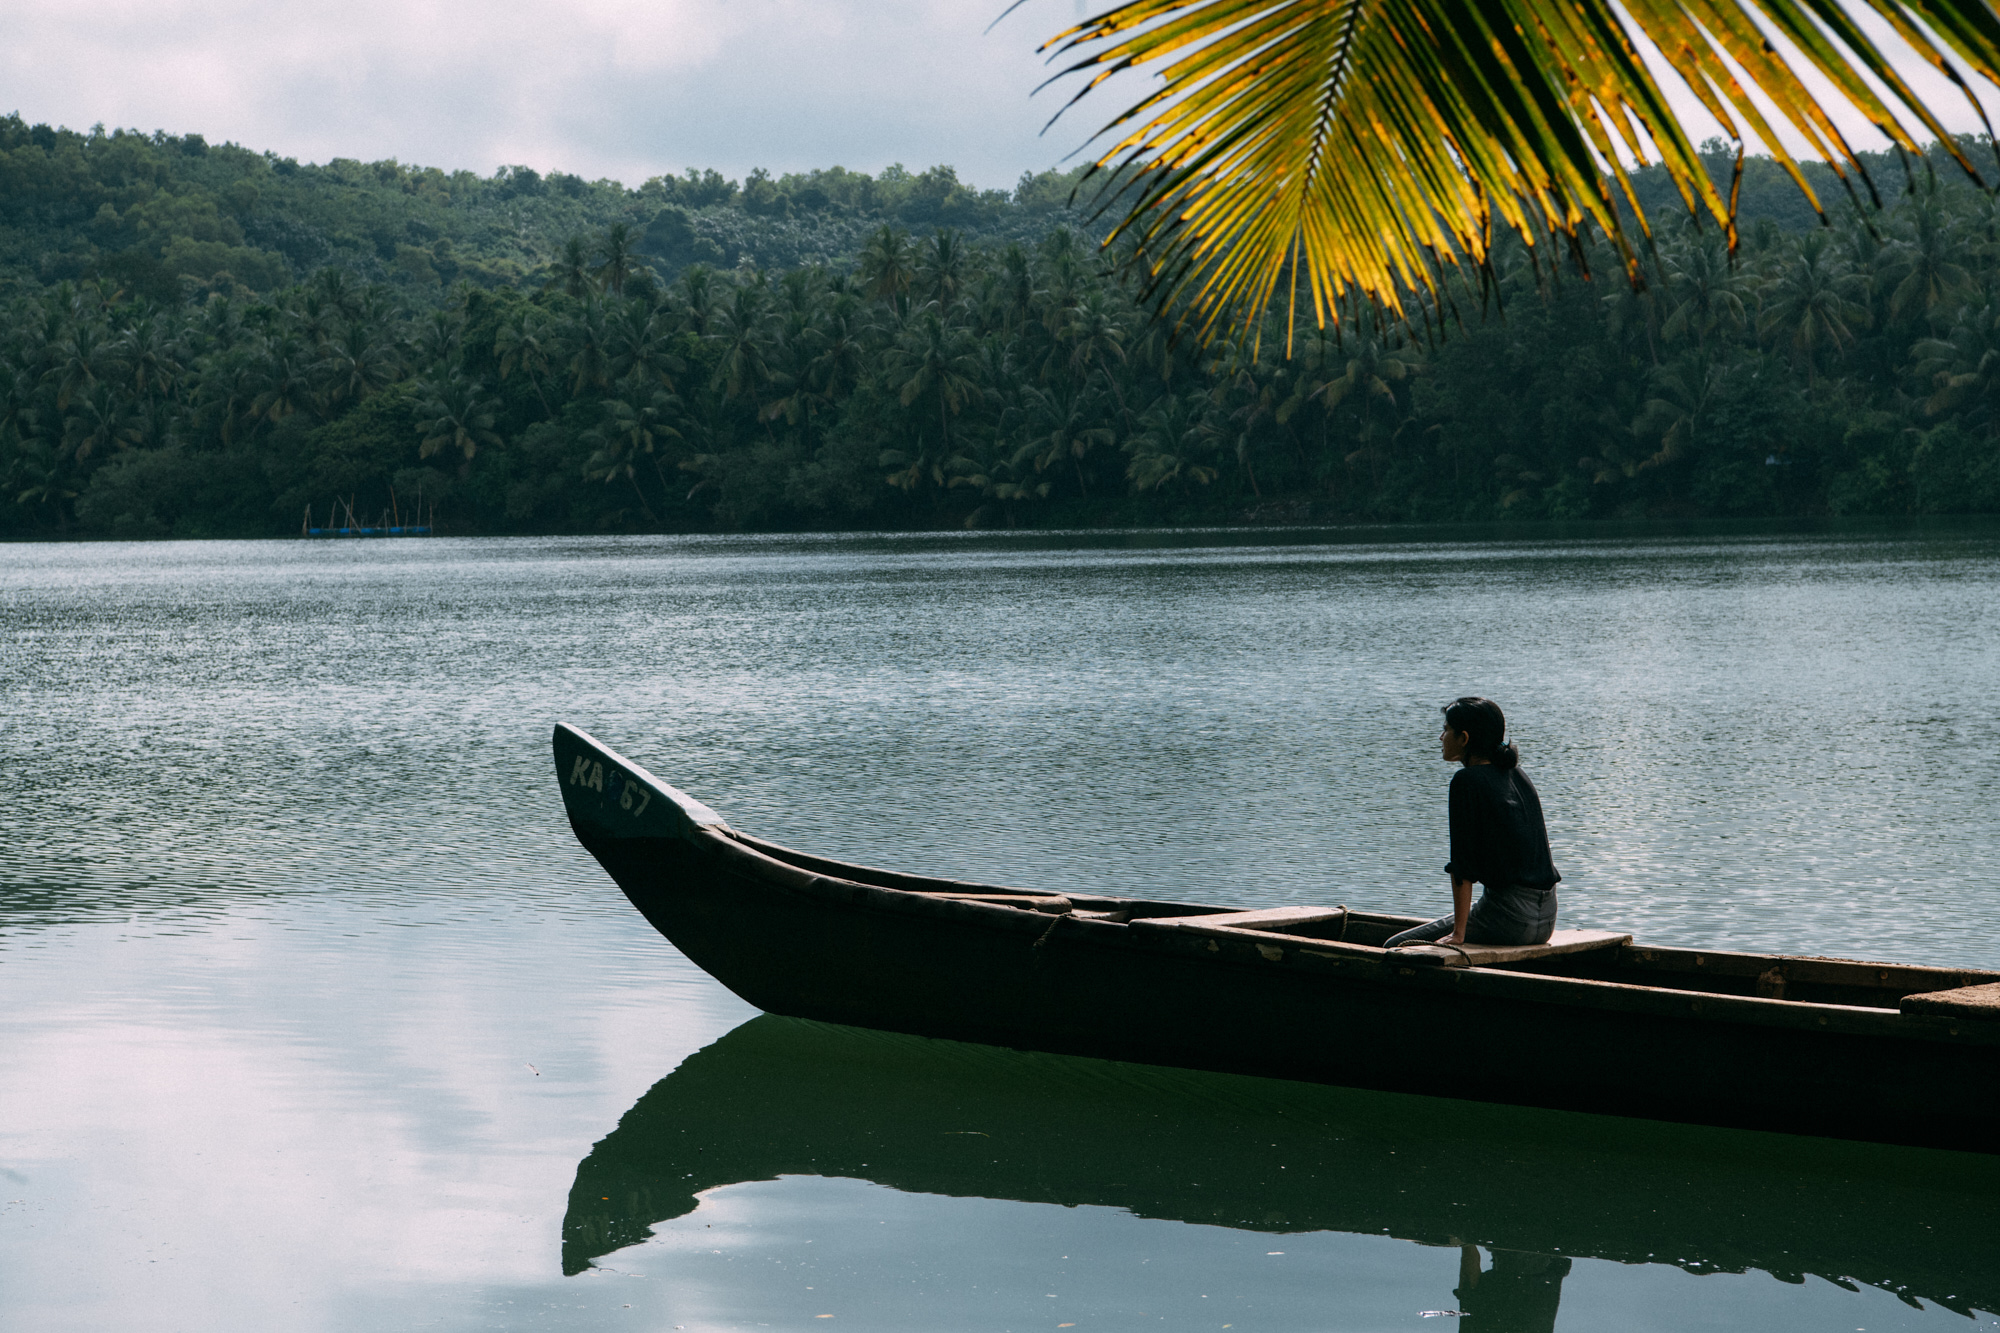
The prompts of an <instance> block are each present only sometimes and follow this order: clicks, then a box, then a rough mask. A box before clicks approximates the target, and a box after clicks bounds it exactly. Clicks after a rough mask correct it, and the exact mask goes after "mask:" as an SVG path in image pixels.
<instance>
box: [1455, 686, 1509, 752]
mask: <svg viewBox="0 0 2000 1333" xmlns="http://www.w3.org/2000/svg"><path fill="white" fill-rule="evenodd" d="M1444 724H1445V725H1446V726H1447V727H1450V728H1451V729H1452V730H1453V731H1462V732H1464V733H1465V738H1466V739H1465V752H1466V754H1468V755H1470V756H1471V757H1472V758H1474V759H1484V760H1485V761H1486V762H1487V763H1489V764H1491V765H1493V766H1494V767H1495V768H1512V767H1514V765H1516V764H1518V763H1520V762H1521V752H1520V750H1519V749H1517V748H1516V747H1514V746H1512V745H1508V744H1505V741H1506V739H1507V715H1506V714H1505V713H1503V712H1501V711H1500V705H1499V704H1496V703H1494V702H1493V701H1492V700H1491V699H1482V698H1480V697H1479V696H1477V695H1467V696H1466V697H1465V698H1463V699H1454V700H1452V701H1451V702H1450V703H1448V704H1446V705H1445V706H1444Z"/></svg>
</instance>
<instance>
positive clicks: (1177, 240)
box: [1044, 0, 2000, 336]
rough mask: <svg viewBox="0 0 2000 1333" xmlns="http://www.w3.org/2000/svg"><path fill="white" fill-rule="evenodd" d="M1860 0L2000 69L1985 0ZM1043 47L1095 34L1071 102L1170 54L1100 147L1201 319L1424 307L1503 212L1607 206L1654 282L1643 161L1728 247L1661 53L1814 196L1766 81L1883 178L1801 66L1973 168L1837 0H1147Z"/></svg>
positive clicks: (1936, 58) (1857, 105) (1564, 214)
mask: <svg viewBox="0 0 2000 1333" xmlns="http://www.w3.org/2000/svg"><path fill="white" fill-rule="evenodd" d="M1855 3H1856V4H1857V5H1860V4H1865V5H1866V7H1867V9H1868V10H1869V11H1871V12H1873V13H1874V14H1876V15H1878V16H1879V17H1880V18H1881V19H1883V20H1884V21H1886V22H1887V23H1888V24H1889V26H1890V27H1891V28H1892V29H1893V30H1894V31H1895V32H1896V33H1897V35H1898V36H1899V37H1901V38H1902V39H1903V40H1904V41H1905V42H1907V43H1909V45H1910V46H1911V47H1912V48H1913V49H1914V50H1915V51H1916V52H1917V53H1918V54H1919V55H1920V56H1921V57H1922V58H1923V59H1925V60H1926V61H1928V62H1930V63H1931V64H1932V65H1934V66H1935V67H1936V68H1938V69H1939V70H1941V71H1943V72H1944V73H1945V74H1946V76H1947V77H1949V78H1950V79H1952V80H1953V81H1954V82H1956V83H1958V84H1959V85H1960V86H1961V87H1966V86H1967V85H1966V79H1965V76H1964V74H1963V73H1961V70H1960V65H1961V64H1962V65H1963V66H1964V67H1966V68H1969V69H1970V70H1971V71H1972V72H1974V73H1976V74H1978V75H1979V76H1981V77H1983V78H1985V79H1986V80H1988V81H1989V82H1995V83H2000V20H1996V17H1995V14H1994V11H1993V10H1992V9H1991V8H1989V7H1988V5H1987V3H1986V0H1855ZM1621 14H1622V15H1623V16H1624V21H1622V22H1621ZM1767 28H1768V30H1769V31H1770V32H1771V33H1772V34H1775V35H1776V36H1777V37H1779V38H1781V39H1782V42H1783V44H1785V45H1788V46H1789V48H1790V51H1791V54H1790V56H1789V57H1788V56H1787V55H1786V54H1785V53H1784V52H1783V50H1781V47H1780V46H1779V45H1777V44H1774V43H1773V42H1772V41H1771V40H1769V39H1768V38H1767V36H1766V31H1765V30H1766V29H1767ZM1044 49H1045V50H1048V49H1054V50H1055V51H1056V53H1057V55H1058V56H1059V57H1060V56H1069V57H1074V59H1073V60H1072V62H1071V63H1069V64H1068V65H1067V67H1066V68H1065V70H1064V71H1063V72H1064V73H1067V74H1077V75H1081V76H1083V77H1084V85H1083V87H1082V88H1081V89H1080V90H1079V91H1078V92H1077V93H1076V95H1075V98H1072V104H1074V101H1075V100H1076V99H1079V98H1082V97H1084V96H1085V95H1087V94H1088V93H1089V92H1090V91H1091V90H1092V89H1095V88H1098V87H1100V86H1101V85H1103V84H1104V83H1105V82H1106V81H1107V80H1109V79H1111V78H1113V77H1114V76H1116V75H1118V74H1121V73H1125V72H1127V71H1139V73H1140V76H1141V77H1145V76H1148V75H1153V76H1157V77H1158V79H1159V85H1158V86H1157V88H1155V90H1154V91H1152V92H1151V93H1150V94H1148V95H1147V96H1145V97H1143V98H1141V99H1140V100H1139V101H1138V102H1136V103H1135V104H1134V105H1132V106H1131V107H1129V108H1127V109H1126V110H1125V111H1124V112H1122V113H1121V114H1119V115H1118V116H1116V117H1114V118H1113V119H1112V120H1111V121H1110V122H1109V124H1107V125H1106V126H1105V127H1104V130H1103V131H1102V133H1103V134H1104V135H1106V136H1108V137H1110V138H1111V140H1112V144H1111V147H1110V149H1109V151H1107V152H1106V153H1105V154H1104V155H1103V156H1102V157H1101V158H1099V160H1098V162H1097V164H1096V168H1095V170H1096V171H1098V172H1104V173H1109V175H1108V181H1109V184H1108V185H1107V186H1106V192H1105V196H1104V197H1105V198H1107V199H1112V200H1116V202H1117V206H1118V207H1120V208H1122V209H1124V210H1125V212H1124V217H1123V219H1122V221H1120V222H1119V223H1118V225H1117V227H1116V229H1115V230H1114V233H1113V237H1114V239H1116V238H1118V237H1124V238H1126V239H1128V240H1130V241H1131V242H1133V243H1134V245H1135V253H1136V255H1137V257H1138V259H1139V261H1140V262H1141V263H1142V264H1143V265H1144V266H1145V270H1146V272H1147V274H1148V276H1149V278H1150V280H1151V288H1152V292H1153V294H1154V296H1155V297H1157V298H1159V299H1161V300H1163V301H1164V302H1166V303H1168V304H1170V305H1179V306H1180V307H1182V308H1183V310H1184V312H1185V315H1186V317H1188V318H1191V319H1192V320H1193V321H1194V322H1195V323H1196V324H1197V325H1198V326H1199V328H1200V330H1201V332H1202V334H1203V335H1204V336H1208V335H1210V334H1213V333H1214V332H1215V331H1216V330H1217V329H1218V328H1219V327H1221V326H1223V325H1224V324H1226V323H1228V322H1235V323H1237V324H1239V325H1240V326H1241V327H1243V328H1244V329H1246V330H1252V329H1254V328H1255V327H1256V326H1257V324H1258V322H1259V321H1260V320H1261V318H1262V316H1263V314H1264V312H1265V311H1266V309H1267V308H1269V306H1270V305H1271V303H1272V302H1273V301H1274V300H1275V299H1278V298H1279V297H1280V296H1282V297H1283V299H1284V300H1285V301H1286V302H1287V303H1288V306H1289V313H1290V314H1291V315H1293V316H1294V317H1296V316H1297V315H1298V314H1299V313H1300V312H1299V311H1298V309H1297V303H1298V302H1299V301H1300V300H1301V299H1303V300H1304V301H1305V302H1307V303H1308V304H1309V307H1310V310H1311V313H1312V316H1313V318H1314V319H1315V321H1316V322H1318V323H1320V324H1321V325H1324V324H1325V323H1326V322H1328V321H1331V320H1336V319H1337V318H1338V316H1339V312H1340V311H1341V309H1342V308H1343V306H1344V305H1346V304H1347V303H1349V302H1351V301H1354V300H1357V299H1358V300H1361V301H1364V302H1367V303H1372V304H1374V305H1376V306H1378V307H1381V308H1384V309H1386V310H1387V311H1388V312H1390V313H1392V314H1394V315H1396V316H1398V317H1402V318H1408V317H1409V311H1408V309H1407V303H1408V302H1409V301H1410V300H1411V299H1412V297H1413V296H1414V295H1416V294H1419V293H1428V294H1429V295H1430V296H1436V295H1437V294H1438V293H1439V289H1440V288H1441V287H1442V285H1443V283H1444V281H1445V277H1446V274H1447V273H1448V271H1450V270H1451V269H1453V268H1455V267H1457V266H1460V265H1467V264H1469V265H1472V266H1475V267H1483V266H1484V265H1485V264H1486V262H1487V260H1488V257H1489V255H1490V254H1491V251H1492V246H1493V243H1494V237H1495V232H1496V228H1506V229H1510V230H1512V231H1514V232H1516V233H1518V234H1519V235H1520V236H1521V237H1523V238H1524V239H1525V240H1526V241H1527V242H1528V243H1529V244H1530V246H1533V247H1539V248H1540V249H1547V248H1549V247H1550V246H1552V245H1554V244H1556V243H1557V242H1559V241H1560V242H1563V243H1565V244H1567V245H1568V246H1569V248H1571V249H1572V251H1573V252H1574V253H1576V254H1577V255H1579V256H1581V254H1582V250H1581V247H1580V245H1578V244H1577V242H1578V237H1579V235H1580V233H1582V232H1583V231H1585V230H1586V229H1587V228H1590V227H1595V228H1596V229H1597V230H1598V231H1600V232H1602V233H1603V234H1604V235H1605V236H1606V237H1608V238H1609V239H1610V240H1611V242H1612V243H1613V245H1614V246H1615V247H1616V250H1617V253H1618V254H1619V256H1620V258H1621V260H1622V262H1623V264H1624V265H1625V268H1626V271H1627V276H1628V277H1629V278H1631V279H1632V280H1633V281H1635V282H1636V281H1637V280H1638V276H1639V267H1638V263H1639V261H1638V253H1637V245H1636V244H1635V240H1636V241H1637V242H1640V243H1643V242H1644V240H1646V239H1647V238H1649V236H1650V233H1649V232H1648V231H1647V222H1646V219H1645V217H1644V215H1643V213H1642V212H1640V210H1639V207H1638V202H1637V200H1636V198H1634V196H1633V194H1632V191H1631V185H1630V182H1629V180H1628V179H1627V177H1626V173H1625V170H1624V168H1623V166H1622V165H1621V163H1622V162H1623V161H1627V160H1636V161H1638V162H1641V163H1644V162H1647V161H1649V160H1652V159H1654V158H1657V159H1658V160H1659V161H1660V162H1661V163H1662V164H1663V165H1664V166H1665V168H1666V170H1667V171H1668V173H1669V174H1670V175H1671V177H1672V178H1673V180H1674V182H1675V184H1676V185H1677V186H1678V187H1679V190H1680V192H1681V196H1682V198H1683V200H1684V201H1685V203H1686V204H1687V206H1688V207H1689V208H1690V209H1693V210H1696V211H1697V212H1700V213H1706V214H1707V215H1708V216H1710V217H1712V218H1713V219H1714V220H1715V221H1716V222H1717V223H1719V224H1720V225H1721V226H1722V228H1723V230H1724V233H1725V234H1726V235H1727V236H1728V238H1729V242H1730V245H1731V246H1732V248H1733V246H1734V244H1735V228H1734V205H1735V200H1734V197H1733V195H1734V190H1733V189H1732V190H1731V197H1730V198H1727V199H1725V198H1724V197H1722V195H1721V193H1720V192H1719V191H1718V190H1717V189H1716V187H1715V185H1714V183H1713V182H1712V181H1711V180H1710V178H1709V175H1708V172H1707V170H1706V169H1705V168H1704V167H1703V165H1702V162H1701V159H1700V157H1699V156H1698V154H1697V153H1696V150H1695V148H1694V145H1693V144H1692V143H1691V142H1690V140H1689V136H1688V133H1687V131H1686V129H1685V128H1684V127H1683V125H1682V123H1681V120H1680V117H1679V116H1678V115H1677V114H1676V112H1675V111H1674V109H1673V107H1672V105H1671V104H1670V103H1669V101H1668V98H1667V94H1666V92H1665V90H1664V89H1663V88H1662V87H1661V85H1660V83H1659V81H1658V80H1656V79H1655V78H1654V76H1653V74H1652V72H1651V71H1650V70H1649V69H1648V67H1647V65H1646V63H1645V61H1644V59H1642V50H1649V51H1650V52H1651V54H1653V55H1654V56H1656V57H1657V58H1658V59H1659V60H1660V61H1661V62H1663V63H1664V64H1665V65H1666V66H1667V67H1668V68H1671V69H1672V70H1673V73H1674V76H1675V78H1677V79H1678V80H1679V82H1680V83H1681V84H1683V85H1684V86H1685V88H1686V89H1687V90H1688V91H1689V92H1691V93H1692V94H1693V95H1694V97H1695V98H1696V99H1697V101H1698V102H1699V103H1700V105H1701V106H1702V107H1703V108H1704V109H1706V110H1707V111H1708V113H1709V114H1710V115H1712V116H1714V117H1715V118H1716V119H1717V120H1718V121H1720V122H1721V123H1722V124H1723V125H1725V126H1727V127H1729V128H1730V130H1731V132H1732V133H1733V134H1734V135H1735V136H1736V139H1737V143H1738V145H1739V164H1740V161H1741V158H1740V152H1741V145H1742V143H1743V141H1744V139H1745V138H1746V137H1751V138H1755V139H1756V140H1759V141H1761V142H1762V143H1763V144H1764V145H1766V146H1768V148H1769V150H1770V151H1771V152H1772V153H1773V155H1774V156H1775V157H1776V158H1777V159H1778V161H1779V162H1781V163H1782V164H1783V166H1784V167H1785V169H1786V170H1787V171H1789V172H1790V173H1791V175H1792V177H1793V179H1794V180H1795V181H1796V182H1797V183H1798V185H1799V187H1800V188H1801V189H1802V190H1804V191H1805V192H1806V196H1807V198H1808V199H1810V200H1811V201H1812V203H1813V206H1814V207H1815V208H1821V207H1822V205H1821V203H1820V201H1819V199H1818V198H1817V197H1815V196H1814V194H1813V191H1812V189H1811V187H1810V186H1809V185H1808V184H1807V183H1806V179H1805V177H1804V175H1803V174H1802V173H1801V171H1800V169H1799V165H1798V162H1797V161H1796V160H1795V159H1794V157H1793V156H1792V155H1791V154H1790V153H1788V152H1786V151H1785V149H1784V147H1783V145H1782V142H1781V140H1780V137H1779V133H1778V129H1779V126H1777V125H1774V124H1773V123H1771V118H1770V117H1767V115H1766V112H1765V110H1764V109H1762V107H1760V104H1759V102H1758V100H1756V98H1758V97H1761V98H1762V99H1763V104H1764V106H1768V107H1769V108H1770V109H1771V110H1772V112H1774V113H1775V117H1776V118H1778V119H1780V120H1781V121H1782V125H1783V126H1784V127H1786V128H1789V129H1790V130H1791V131H1792V132H1793V133H1795V134H1796V135H1797V136H1799V137H1800V138H1801V139H1803V140H1804V142H1805V143H1806V144H1807V146H1808V149H1809V151H1810V153H1811V154H1812V155H1814V156H1818V157H1823V158H1825V159H1826V160H1827V161H1828V162H1829V163H1831V164H1832V165H1833V167H1834V170H1835V171H1836V172H1837V173H1839V174H1840V176H1841V178H1842V180H1843V181H1846V182H1848V188H1849V189H1850V190H1852V189H1854V188H1855V183H1856V182H1859V183H1860V184H1861V185H1862V186H1864V187H1866V188H1868V189H1870V190H1871V191H1872V189H1873V186H1872V184H1870V183H1869V182H1868V180H1867V173H1866V171H1865V170H1864V169H1863V168H1862V165H1861V162H1860V160H1859V159H1858V158H1857V157H1856V155H1855V150H1854V149H1853V147H1852V146H1851V145H1849V143H1848V142H1847V140H1846V138H1845V137H1844V136H1843V135H1842V134H1841V132H1840V131H1839V129H1838V128H1837V127H1836V126H1835V124H1834V122H1833V120H1832V119H1831V117H1830V116H1829V115H1828V113H1827V110H1826V108H1825V106H1823V105H1822V103H1821V101H1820V100H1819V99H1818V98H1816V97H1815V96H1814V94H1813V93H1812V91H1811V90H1810V89H1809V88H1808V87H1807V86H1806V85H1805V83H1804V82H1802V80H1801V77H1800V74H1801V71H1802V70H1806V71H1811V72H1814V73H1817V74H1818V75H1819V76H1821V77H1822V78H1823V79H1824V80H1825V81H1826V82H1827V83H1829V84H1830V85H1831V86H1832V88H1833V90H1834V91H1835V93H1837V95H1838V97H1839V98H1840V99H1841V100H1842V101H1844V102H1845V103H1846V104H1847V105H1849V106H1851V107H1852V108H1854V109H1856V110H1858V111H1859V112H1861V113H1862V114H1863V115H1864V116H1866V117H1867V119H1868V120H1869V121H1870V122H1871V123H1872V124H1874V125H1875V126H1876V127H1877V128H1879V129H1880V130H1881V131H1882V132H1883V133H1884V134H1885V135H1886V136H1888V138H1889V139H1890V140H1891V141H1892V142H1893V143H1895V144H1896V145H1898V146H1899V147H1901V148H1903V149H1905V150H1909V151H1914V150H1916V148H1917V140H1916V135H1918V134H1920V133H1921V134H1925V135H1927V136H1934V137H1936V138H1937V139H1939V140H1940V141H1941V142H1942V143H1943V144H1944V145H1945V147H1946V149H1947V150H1948V151H1950V152H1951V153H1952V154H1953V155H1954V156H1956V157H1957V158H1958V160H1959V163H1960V165H1961V166H1963V167H1964V168H1965V169H1966V170H1967V171H1968V172H1972V173H1973V175H1974V176H1975V178H1976V177H1977V172H1976V171H1975V170H1974V168H1973V166H1972V164H1971V163H1970V162H1969V161H1967V160H1966V159H1965V158H1964V157H1963V155H1962V154H1961V153H1960V151H1959V149H1958V147H1957V145H1956V144H1955V142H1954V141H1953V140H1952V139H1951V138H1950V137H1949V135H1948V134H1947V133H1946V131H1945V128H1944V126H1943V124H1942V123H1941V122H1940V121H1939V120H1938V118H1937V116H1936V114H1935V113H1934V112H1933V111H1932V110H1931V109H1930V108H1929V107H1927V106H1926V105H1925V104H1924V103H1923V102H1922V100H1921V99H1920V98H1918V96H1917V95H1916V93H1915V92H1914V91H1913V90H1912V89H1911V88H1910V87H1909V86H1908V85H1907V83H1905V81H1904V80H1903V78H1902V76H1901V75H1899V74H1898V73H1897V71H1896V70H1895V68H1894V67H1893V66H1892V65H1891V64H1890V63H1889V60H1888V58H1887V57H1886V56H1885V55H1884V54H1883V53H1882V51H1881V50H1880V49H1878V47H1877V46H1876V45H1875V43H1873V42H1872V41H1871V40H1870V39H1869V38H1868V36H1867V34H1866V33H1865V32H1864V31H1863V30H1862V28H1861V27H1860V26H1859V25H1858V23H1857V22H1856V20H1855V18H1854V17H1853V15H1851V14H1849V13H1848V11H1847V10H1846V9H1844V8H1843V7H1842V5H1841V3H1839V0H1622V5H1621V6H1620V7H1618V8H1614V6H1613V5H1612V4H1611V3H1610V2H1609V0H1128V3H1125V4H1121V5H1118V6H1116V7H1115V8H1112V9H1110V10H1108V11H1106V12H1104V13H1102V14H1099V15H1097V16H1096V17H1094V18H1091V19H1088V20H1086V21H1085V22H1083V23H1081V24H1079V25H1077V26H1076V27H1074V28H1071V29H1069V30H1068V31H1066V32H1064V33H1061V34H1058V35H1057V36H1056V37H1055V38H1053V39H1051V41H1050V42H1049V43H1048V44H1046V45H1045V47H1044ZM1864 74H1865V75H1869V76H1873V78H1874V79H1876V80H1878V81H1879V83H1880V85H1881V87H1882V88H1883V89H1885V90H1886V92H1887V94H1888V96H1887V100H1885V99H1884V98H1882V97H1880V96H1878V95H1877V94H1876V92H1875V91H1874V90H1873V89H1872V87H1871V85H1870V83H1869V82H1868V80H1867V79H1866V78H1864ZM1739 75H1740V77H1739ZM1059 77H1060V76H1059ZM1969 96H1970V93H1969V89H1968V97H1969ZM1973 105H1974V107H1975V108H1977V106H1978V103H1977V101H1974V102H1973ZM1621 196H1622V201H1623V202H1624V204H1625V205H1626V206H1627V207H1628V208H1629V209H1630V217H1632V218H1636V220H1637V231H1638V236H1637V237H1636V238H1635V236H1634V235H1633V229H1632V227H1631V226H1630V225H1629V223H1628V222H1627V221H1626V220H1623V219H1621V216H1620V210H1619V202H1620V197H1621ZM1822 215H1823V214H1822ZM1291 323H1293V324H1294V325H1295V324H1296V318H1294V319H1293V320H1292V321H1291Z"/></svg>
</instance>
